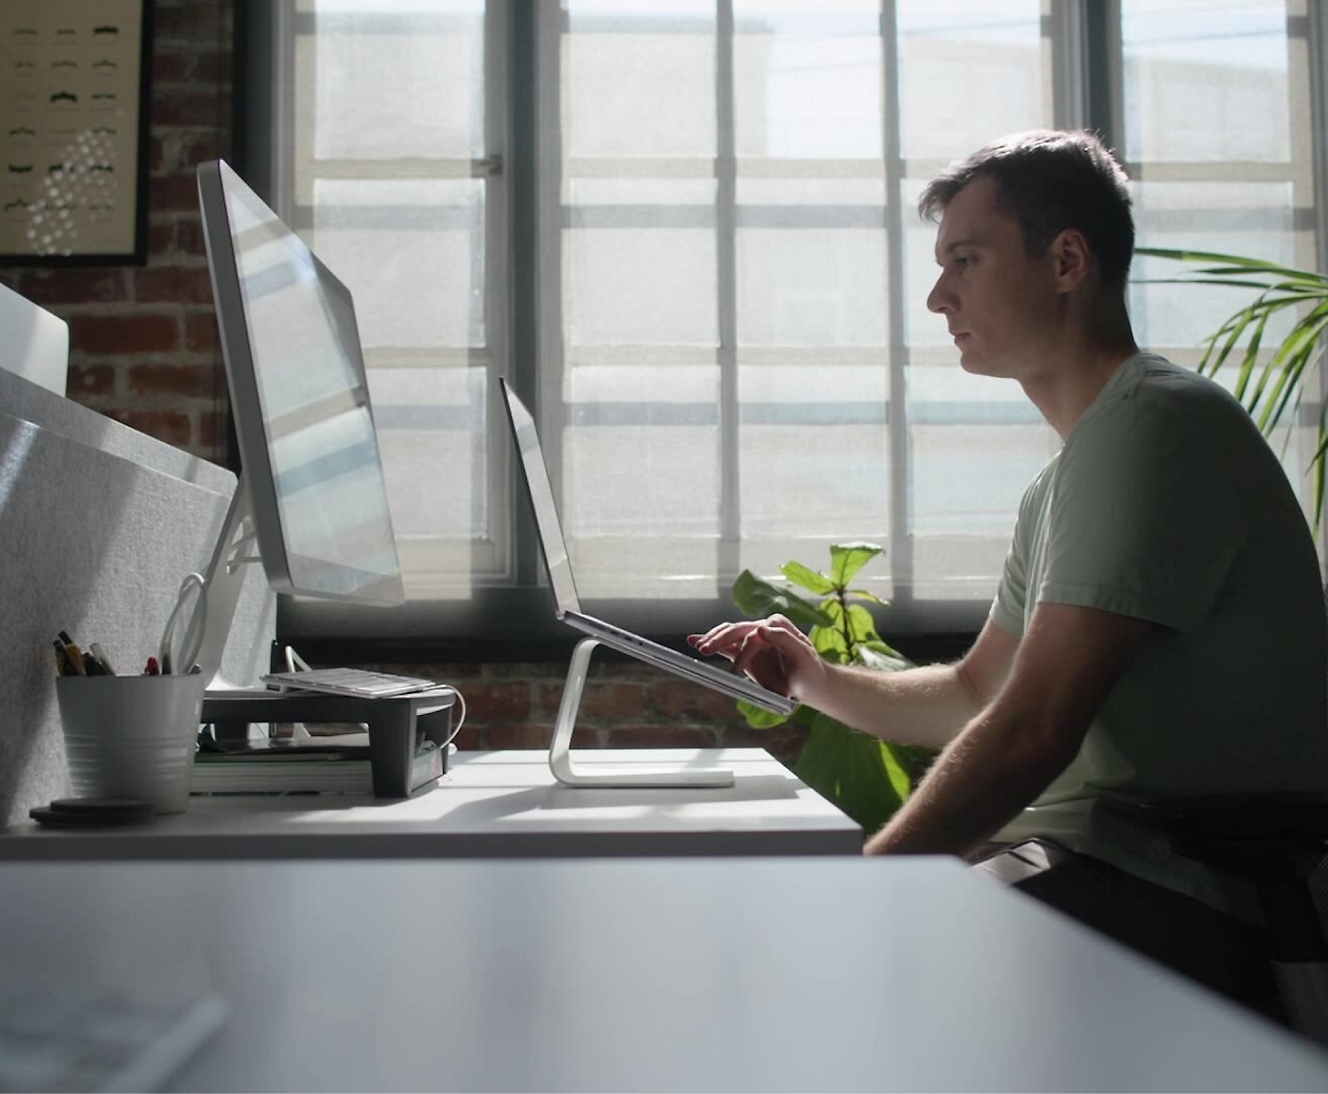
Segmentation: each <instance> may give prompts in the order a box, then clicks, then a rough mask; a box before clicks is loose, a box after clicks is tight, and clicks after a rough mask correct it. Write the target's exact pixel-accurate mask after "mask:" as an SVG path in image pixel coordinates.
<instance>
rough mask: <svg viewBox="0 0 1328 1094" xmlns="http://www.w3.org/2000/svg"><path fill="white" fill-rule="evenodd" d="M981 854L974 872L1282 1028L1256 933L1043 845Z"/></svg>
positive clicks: (1190, 902)
mask: <svg viewBox="0 0 1328 1094" xmlns="http://www.w3.org/2000/svg"><path fill="white" fill-rule="evenodd" d="M986 850H987V851H988V852H989V853H988V854H987V855H986V857H982V856H981V855H978V856H974V857H976V858H977V859H978V861H977V862H976V864H975V865H974V866H973V869H974V870H980V871H982V872H984V873H986V874H989V875H991V876H993V877H996V878H998V879H999V880H1001V881H1002V882H1004V883H1005V884H1007V885H1011V886H1013V887H1014V888H1016V889H1019V890H1020V891H1022V892H1024V893H1027V894H1028V895H1029V896H1031V897H1035V898H1036V899H1038V900H1040V901H1042V902H1043V903H1044V904H1047V905H1050V906H1051V907H1053V908H1055V909H1057V910H1058V911H1060V912H1064V913H1065V914H1066V915H1068V916H1070V917H1072V918H1074V919H1077V920H1079V922H1081V923H1083V924H1084V925H1086V926H1088V927H1091V928H1093V929H1094V930H1096V931H1100V932H1101V933H1102V934H1105V935H1107V936H1108V937H1110V938H1114V939H1116V941H1118V942H1121V943H1123V944H1125V945H1126V946H1129V947H1130V948H1131V949H1134V950H1137V951H1138V952H1139V953H1141V954H1143V955H1144V956H1145V957H1150V958H1152V959H1153V960H1154V961H1158V962H1160V963H1161V964H1163V965H1167V966H1169V967H1170V968H1172V969H1174V970H1176V971H1177V972H1179V973H1181V974H1182V975H1184V976H1188V977H1189V978H1190V979H1192V980H1197V981H1198V982H1199V983H1201V984H1203V985H1205V986H1206V987H1209V988H1211V989H1213V990H1214V991H1217V992H1220V993H1221V994H1223V995H1225V996H1227V997H1229V998H1231V999H1234V1000H1235V1001H1237V1002H1239V1003H1242V1004H1244V1005H1245V1006H1247V1007H1250V1008H1252V1009H1253V1010H1256V1011H1258V1012H1260V1013H1261V1014H1264V1015H1265V1016H1267V1017H1270V1018H1273V1019H1275V1020H1276V1021H1279V1022H1281V1023H1282V1024H1283V1025H1285V1024H1286V1016H1285V1011H1284V1010H1283V1008H1282V1005H1281V1003H1280V1001H1279V1000H1278V995H1277V987H1276V982H1275V980H1274V978H1273V972H1272V967H1271V965H1270V964H1269V951H1268V945H1267V940H1266V939H1265V937H1264V934H1263V932H1262V931H1261V930H1259V929H1258V928H1256V927H1252V926H1250V925H1249V924H1247V923H1244V922H1242V921H1240V920H1238V919H1233V918H1232V917H1230V916H1227V915H1223V914H1222V913H1221V912H1218V911H1216V910H1214V909H1212V908H1210V907H1208V906H1207V905H1206V904H1203V903H1201V902H1199V901H1197V900H1194V899H1192V898H1191V897H1187V896H1182V895H1181V894H1180V893H1175V892H1172V891H1171V890H1170V889H1166V888H1163V887H1162V886H1160V885H1154V884H1153V883H1152V882H1148V881H1143V880H1141V879H1140V878H1136V877H1134V876H1133V875H1131V874H1127V873H1125V872H1124V871H1123V870H1118V869H1116V867H1114V866H1109V865H1107V864H1106V863H1105V862H1101V861H1100V860H1098V859H1094V858H1090V857H1089V856H1087V855H1080V854H1074V853H1072V852H1070V851H1066V850H1065V849H1064V848H1061V847H1058V846H1057V845H1056V844H1054V843H1050V842H1048V841H1045V840H1030V841H1028V842H1025V843H1018V844H1015V845H1013V846H1010V847H1005V848H1003V849H996V848H995V846H994V845H989V846H988V848H987V849H986Z"/></svg>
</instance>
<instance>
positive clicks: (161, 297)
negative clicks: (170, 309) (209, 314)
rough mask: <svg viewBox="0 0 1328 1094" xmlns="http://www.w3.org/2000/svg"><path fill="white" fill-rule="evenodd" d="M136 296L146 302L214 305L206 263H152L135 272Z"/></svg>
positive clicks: (210, 279)
mask: <svg viewBox="0 0 1328 1094" xmlns="http://www.w3.org/2000/svg"><path fill="white" fill-rule="evenodd" d="M134 298H135V299H136V300H139V301H141V302H143V303H170V304H211V303H212V278H211V276H210V275H209V274H208V270H207V267H206V266H149V267H148V268H147V269H142V270H135V271H134Z"/></svg>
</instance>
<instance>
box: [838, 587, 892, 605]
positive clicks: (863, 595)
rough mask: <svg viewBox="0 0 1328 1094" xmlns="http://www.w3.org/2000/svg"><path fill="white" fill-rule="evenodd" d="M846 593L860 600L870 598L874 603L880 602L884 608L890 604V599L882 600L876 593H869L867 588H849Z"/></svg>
mask: <svg viewBox="0 0 1328 1094" xmlns="http://www.w3.org/2000/svg"><path fill="white" fill-rule="evenodd" d="M844 595H845V596H851V597H855V598H856V599H858V600H870V601H871V602H872V603H873V604H879V605H880V606H881V607H882V608H888V607H889V606H890V601H888V600H882V599H881V598H880V597H879V596H877V595H876V594H875V593H869V592H868V591H867V590H866V589H849V590H848V592H846V593H845V594H844Z"/></svg>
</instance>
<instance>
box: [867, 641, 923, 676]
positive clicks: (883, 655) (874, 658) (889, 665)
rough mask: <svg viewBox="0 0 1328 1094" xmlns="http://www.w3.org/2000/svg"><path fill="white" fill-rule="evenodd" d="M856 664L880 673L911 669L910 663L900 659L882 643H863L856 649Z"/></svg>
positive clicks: (905, 659)
mask: <svg viewBox="0 0 1328 1094" xmlns="http://www.w3.org/2000/svg"><path fill="white" fill-rule="evenodd" d="M858 664H859V665H863V666H865V667H867V668H869V669H877V670H879V671H881V672H898V671H899V670H900V669H907V668H912V662H911V661H909V660H908V658H906V657H901V656H900V655H899V654H897V653H896V652H895V651H894V650H892V649H890V647H889V646H887V645H886V644H885V643H884V642H864V643H863V644H862V645H861V646H859V647H858Z"/></svg>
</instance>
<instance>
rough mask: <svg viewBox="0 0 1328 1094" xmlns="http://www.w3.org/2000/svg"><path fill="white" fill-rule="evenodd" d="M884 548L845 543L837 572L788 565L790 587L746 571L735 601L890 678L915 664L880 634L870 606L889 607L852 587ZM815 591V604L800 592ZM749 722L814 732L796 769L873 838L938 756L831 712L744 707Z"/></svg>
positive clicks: (834, 656)
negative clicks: (778, 617) (784, 620)
mask: <svg viewBox="0 0 1328 1094" xmlns="http://www.w3.org/2000/svg"><path fill="white" fill-rule="evenodd" d="M882 551H883V548H881V547H878V546H877V545H876V544H874V543H841V544H835V545H834V546H832V547H831V548H830V568H829V572H827V573H822V572H821V571H819V570H813V569H812V568H811V567H810V566H806V565H804V564H803V563H801V562H786V563H785V564H784V565H783V566H781V567H780V573H782V574H783V575H784V577H785V579H786V581H787V584H786V585H784V586H782V587H781V586H778V585H773V584H771V583H770V582H768V581H764V580H762V579H761V578H759V577H757V576H756V575H755V574H753V573H752V572H751V571H750V570H744V571H743V572H742V573H741V574H739V575H738V578H737V580H736V581H735V582H734V583H733V602H734V603H735V604H736V605H737V606H738V607H739V608H740V609H741V610H742V611H744V612H746V613H747V614H748V615H752V616H767V615H770V614H771V613H774V612H779V613H780V614H782V615H785V616H787V617H788V618H789V619H790V620H791V621H792V622H793V623H795V624H797V625H798V626H800V627H808V628H810V630H809V632H808V635H807V637H808V639H809V640H810V642H811V644H812V645H813V646H814V647H815V648H816V650H817V652H818V653H820V655H821V656H822V657H823V658H825V659H826V660H828V661H832V662H834V663H836V664H841V665H864V666H866V667H868V668H873V669H879V670H881V671H883V672H893V671H895V670H897V669H901V668H907V667H908V666H909V665H910V662H909V661H908V660H907V659H906V658H905V657H903V656H902V655H901V654H900V653H898V652H897V651H896V650H894V649H893V648H891V647H890V646H889V645H888V644H887V643H886V642H885V641H884V640H883V639H882V638H881V636H880V635H879V634H878V633H877V632H876V624H875V621H874V620H873V618H872V615H871V612H870V611H869V610H868V609H867V607H866V604H868V603H874V604H877V605H880V606H881V607H885V606H886V604H885V602H884V601H882V600H881V599H880V598H878V597H877V596H875V595H874V594H872V593H870V592H868V591H867V590H865V589H855V588H851V587H850V583H851V582H852V581H853V579H854V578H855V577H856V576H857V574H858V572H859V571H860V570H861V569H862V567H863V566H865V565H866V564H867V563H868V562H870V561H871V560H872V559H873V558H875V557H876V556H877V555H879V554H881V553H882ZM793 586H797V587H798V588H801V589H804V590H806V591H807V592H809V593H811V594H812V595H813V597H815V598H816V599H815V600H810V599H807V598H806V597H804V596H801V595H800V594H798V593H796V592H794V591H793ZM738 708H739V710H741V711H742V713H743V715H744V717H746V719H747V721H748V723H749V724H750V725H752V726H755V727H757V728H761V729H766V728H770V727H771V726H777V725H782V724H783V723H784V722H786V721H788V722H791V723H793V724H794V725H797V726H799V727H801V728H803V729H805V730H806V731H807V739H806V741H805V743H804V744H803V746H802V749H801V751H800V752H799V754H798V758H797V760H796V761H795V763H794V771H795V773H796V774H797V775H798V777H799V778H800V779H802V781H803V782H805V783H806V784H807V785H808V786H810V787H812V788H813V789H814V790H816V791H817V792H819V793H820V794H822V795H823V796H824V797H826V798H828V799H829V800H830V801H832V802H834V804H835V805H836V806H838V807H839V808H840V809H842V810H843V811H844V812H845V813H847V814H848V815H849V816H850V817H852V818H853V819H854V820H855V821H857V822H858V823H859V824H860V825H862V828H863V830H864V831H865V832H874V831H876V830H877V829H878V828H880V827H881V825H883V824H884V823H885V822H886V821H887V820H889V819H890V817H891V815H892V814H893V813H894V812H895V810H896V809H898V808H899V806H900V805H901V804H903V801H904V799H905V798H906V797H908V794H909V791H910V790H911V789H912V786H913V783H914V782H915V780H916V779H917V778H918V777H919V776H920V774H921V773H922V772H923V771H925V769H926V764H927V763H929V762H930V759H931V758H932V756H933V755H934V753H932V752H929V751H928V750H926V749H919V748H912V747H909V746H906V745H898V744H893V743H891V742H888V741H882V740H880V739H878V738H876V737H872V736H870V735H869V734H866V733H861V732H859V731H858V730H855V729H852V728H850V727H849V726H846V725H845V724H844V723H843V722H840V721H837V720H836V719H834V718H831V717H830V716H829V715H827V714H823V713H821V712H820V711H817V710H813V709H812V708H811V707H807V706H800V707H799V708H798V709H797V710H796V711H794V713H793V714H792V715H790V716H789V717H788V718H784V717H782V716H780V715H778V714H770V713H768V712H767V711H764V710H761V709H759V708H758V707H754V706H751V705H749V704H747V703H739V704H738Z"/></svg>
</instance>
